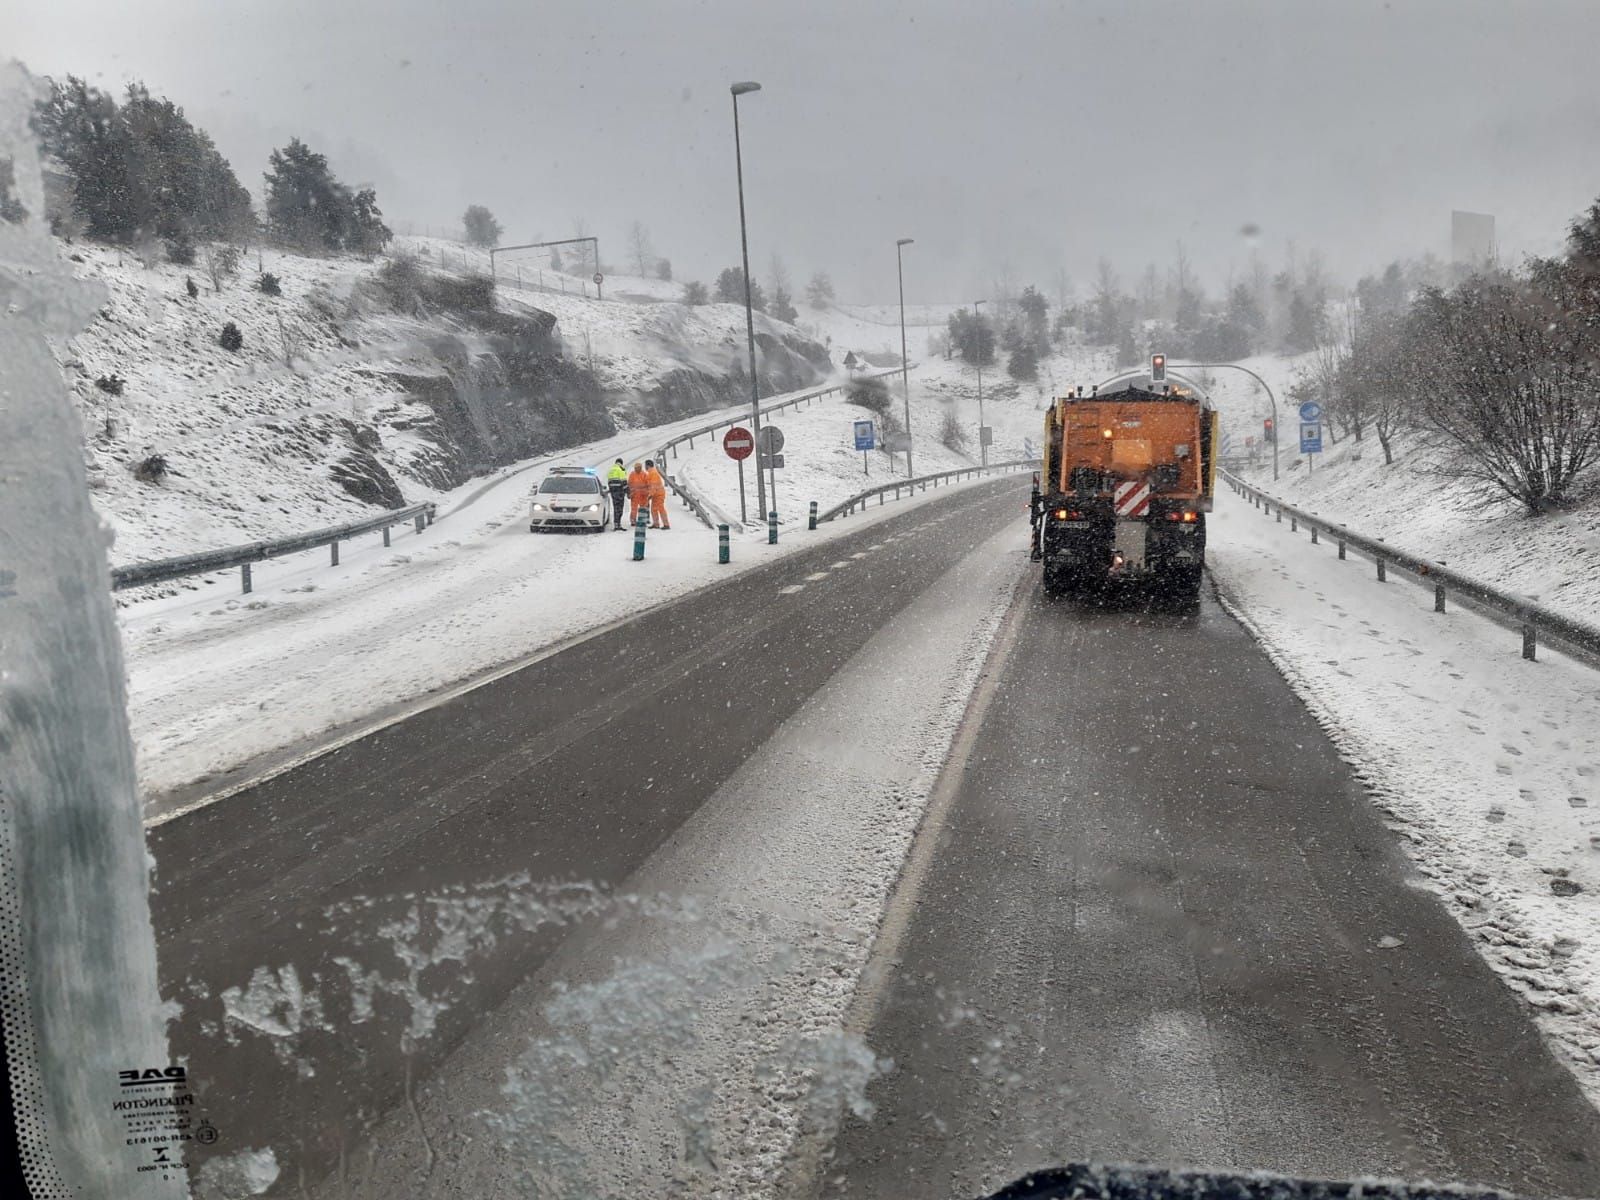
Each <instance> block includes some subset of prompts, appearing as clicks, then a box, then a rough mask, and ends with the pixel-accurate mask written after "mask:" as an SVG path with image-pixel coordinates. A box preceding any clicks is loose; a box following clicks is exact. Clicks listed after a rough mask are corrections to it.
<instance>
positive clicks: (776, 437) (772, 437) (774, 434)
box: [756, 425, 783, 454]
mask: <svg viewBox="0 0 1600 1200" xmlns="http://www.w3.org/2000/svg"><path fill="white" fill-rule="evenodd" d="M756 440H757V441H759V442H760V443H761V453H763V454H776V453H778V451H780V450H782V449H783V430H781V429H779V428H778V427H777V426H776V425H763V426H762V427H761V432H760V433H758V434H757V435H756Z"/></svg>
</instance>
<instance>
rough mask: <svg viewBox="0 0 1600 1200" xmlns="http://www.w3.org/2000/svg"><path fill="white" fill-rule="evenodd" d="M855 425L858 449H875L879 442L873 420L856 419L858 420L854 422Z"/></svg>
mask: <svg viewBox="0 0 1600 1200" xmlns="http://www.w3.org/2000/svg"><path fill="white" fill-rule="evenodd" d="M853 425H854V428H855V435H856V449H857V450H871V449H874V448H875V447H876V446H877V444H878V440H877V435H876V430H874V428H873V425H872V422H871V421H856V422H854V423H853Z"/></svg>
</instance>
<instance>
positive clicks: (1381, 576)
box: [1374, 556, 1389, 583]
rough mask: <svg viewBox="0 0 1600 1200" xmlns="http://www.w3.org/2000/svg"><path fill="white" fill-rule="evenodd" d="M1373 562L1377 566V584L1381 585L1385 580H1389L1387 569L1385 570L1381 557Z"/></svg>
mask: <svg viewBox="0 0 1600 1200" xmlns="http://www.w3.org/2000/svg"><path fill="white" fill-rule="evenodd" d="M1374 561H1376V562H1377V564H1378V582H1379V583H1383V582H1384V581H1385V580H1387V579H1388V578H1389V572H1388V569H1387V567H1386V565H1385V564H1384V561H1383V558H1382V557H1381V556H1380V557H1378V558H1377V559H1376V560H1374Z"/></svg>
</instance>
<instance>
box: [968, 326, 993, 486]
mask: <svg viewBox="0 0 1600 1200" xmlns="http://www.w3.org/2000/svg"><path fill="white" fill-rule="evenodd" d="M986 303H988V301H986V300H974V301H973V302H972V320H973V326H974V333H975V334H976V336H977V339H978V461H979V462H980V463H981V464H982V465H983V466H986V467H987V466H988V465H989V443H988V442H986V441H984V440H983V318H982V316H981V315H980V314H979V312H978V308H979V306H980V305H983V304H986Z"/></svg>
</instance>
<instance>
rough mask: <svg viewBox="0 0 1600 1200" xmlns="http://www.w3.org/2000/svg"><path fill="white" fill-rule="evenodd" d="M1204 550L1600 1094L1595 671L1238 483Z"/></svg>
mask: <svg viewBox="0 0 1600 1200" xmlns="http://www.w3.org/2000/svg"><path fill="white" fill-rule="evenodd" d="M1330 474H1331V472H1330ZM1208 557H1209V559H1210V562H1211V571H1212V576H1213V578H1214V579H1215V581H1216V583H1217V586H1218V590H1219V592H1220V594H1221V596H1222V598H1223V600H1224V602H1225V603H1226V604H1227V605H1228V606H1229V607H1230V608H1231V609H1233V610H1234V611H1235V612H1236V614H1237V615H1238V616H1239V617H1240V618H1241V619H1242V620H1243V621H1244V622H1245V624H1246V625H1247V626H1248V627H1249V628H1250V629H1251V630H1252V632H1253V633H1254V634H1255V635H1256V637H1257V638H1258V639H1259V640H1260V641H1261V643H1262V645H1263V646H1265V647H1266V649H1267V652H1268V653H1269V654H1270V655H1272V657H1273V660H1274V661H1275V662H1276V663H1277V665H1278V667H1279V669H1280V670H1281V671H1282V672H1283V673H1284V675H1285V676H1286V677H1287V678H1288V680H1289V681H1290V683H1291V684H1292V685H1293V686H1294V688H1295V690H1296V691H1297V692H1298V693H1299V694H1300V696H1301V697H1302V698H1303V699H1304V700H1305V702H1306V704H1307V705H1308V707H1309V708H1310V709H1311V711H1312V712H1313V714H1315V715H1316V717H1317V718H1318V720H1319V721H1320V722H1321V723H1322V725H1323V726H1324V727H1325V728H1326V729H1327V730H1328V732H1329V734H1330V736H1332V737H1333V739H1334V741H1335V742H1336V744H1337V745H1338V746H1339V747H1340V749H1341V751H1342V752H1343V753H1344V755H1345V756H1346V757H1347V758H1348V760H1349V761H1350V762H1351V763H1352V765H1353V766H1354V767H1355V768H1356V770H1357V772H1358V774H1359V775H1360V777H1361V778H1362V779H1363V780H1364V781H1365V782H1366V784H1367V785H1368V787H1369V788H1370V789H1371V790H1372V794H1373V797H1374V799H1375V801H1376V803H1378V804H1379V805H1380V806H1381V807H1382V808H1383V809H1384V810H1385V811H1386V812H1387V813H1388V815H1389V817H1390V819H1391V823H1392V825H1393V827H1394V829H1395V830H1396V831H1397V833H1398V835H1399V836H1400V837H1401V839H1402V841H1403V844H1404V845H1405V847H1406V849H1407V851H1408V853H1409V854H1410V855H1411V857H1412V859H1413V860H1414V861H1415V862H1416V864H1417V868H1418V870H1419V872H1420V873H1421V874H1422V876H1424V877H1425V879H1426V880H1427V886H1429V887H1431V888H1433V889H1435V890H1437V891H1438V892H1439V894H1440V895H1441V896H1442V897H1443V898H1444V901H1445V903H1446V904H1447V905H1448V906H1449V907H1450V909H1451V911H1452V912H1453V913H1454V914H1455V915H1456V916H1457V917H1458V918H1459V919H1460V921H1461V923H1462V925H1463V926H1464V927H1465V928H1466V929H1467V930H1468V932H1469V933H1470V935H1471V936H1472V938H1473V939H1474V941H1475V943H1476V944H1477V946H1478V948H1479V950H1480V951H1481V952H1482V953H1483V955H1484V957H1485V958H1486V959H1487V960H1488V962H1489V963H1490V965H1491V966H1493V967H1494V968H1495V970H1497V971H1498V972H1500V974H1501V975H1502V976H1503V977H1504V978H1505V979H1506V981H1507V983H1508V984H1509V985H1510V986H1511V987H1513V988H1514V989H1515V990H1516V991H1518V992H1519V993H1520V994H1522V995H1523V996H1524V997H1525V998H1526V1000H1527V1002H1528V1003H1529V1005H1530V1006H1531V1007H1532V1008H1533V1009H1534V1011H1535V1013H1536V1016H1537V1019H1538V1021H1539V1023H1540V1025H1541V1027H1542V1028H1543V1029H1544V1031H1545V1033H1546V1034H1547V1036H1549V1038H1550V1039H1551V1041H1552V1042H1553V1044H1554V1045H1555V1046H1556V1047H1557V1048H1558V1050H1559V1051H1560V1052H1561V1053H1562V1054H1563V1055H1564V1056H1565V1058H1566V1060H1567V1061H1568V1062H1569V1063H1570V1064H1571V1065H1572V1067H1573V1070H1574V1072H1575V1073H1576V1074H1577V1076H1578V1078H1579V1079H1580V1081H1581V1082H1582V1083H1583V1085H1584V1086H1585V1088H1586V1089H1587V1090H1588V1092H1589V1094H1590V1095H1591V1096H1593V1097H1595V1099H1596V1100H1597V1101H1600V761H1597V750H1596V742H1595V739H1594V732H1595V729H1596V728H1597V726H1600V720H1597V718H1600V672H1596V671H1594V670H1593V669H1591V668H1589V667H1586V666H1583V665H1580V664H1578V663H1574V662H1572V661H1571V660H1569V659H1567V658H1565V657H1563V656H1562V655H1560V654H1558V653H1554V652H1552V651H1550V650H1548V649H1546V650H1544V651H1542V653H1541V656H1540V659H1539V661H1537V662H1526V661H1524V660H1523V659H1522V658H1521V657H1520V642H1519V641H1518V639H1517V638H1516V637H1515V636H1514V635H1513V634H1510V633H1508V632H1506V631H1505V630H1504V629H1502V628H1500V627H1499V626H1497V625H1494V624H1492V623H1490V622H1488V621H1486V620H1485V619H1483V618H1481V617H1478V616H1476V615H1474V614H1472V613H1470V612H1468V611H1466V610H1463V609H1460V608H1457V607H1454V606H1452V608H1451V611H1449V612H1448V613H1445V614H1436V613H1434V612H1433V611H1432V608H1433V605H1432V594H1431V592H1429V591H1426V590H1424V589H1422V588H1418V587H1413V586H1410V585H1409V584H1406V583H1404V582H1400V581H1397V580H1393V579H1392V580H1391V581H1390V582H1388V583H1382V584H1380V583H1378V582H1377V580H1376V575H1375V572H1374V571H1373V569H1372V566H1371V564H1370V563H1368V562H1366V561H1365V560H1363V559H1357V558H1354V557H1352V558H1351V559H1349V560H1348V561H1345V562H1340V561H1339V560H1338V558H1337V556H1336V551H1335V548H1334V547H1332V546H1330V545H1328V544H1327V543H1326V542H1324V543H1322V544H1320V545H1317V546H1313V545H1311V544H1310V540H1309V538H1308V536H1307V535H1306V534H1305V533H1304V532H1303V531H1302V532H1301V533H1298V534H1294V533H1290V532H1289V525H1288V524H1287V523H1284V524H1279V523H1277V522H1276V521H1274V520H1272V519H1270V518H1266V517H1263V516H1262V515H1261V514H1260V513H1259V512H1258V511H1257V510H1255V509H1254V508H1251V507H1250V506H1248V505H1247V504H1245V503H1244V502H1243V501H1240V500H1238V499H1236V498H1235V497H1234V496H1233V495H1232V493H1231V492H1227V491H1226V490H1224V491H1223V493H1222V494H1221V495H1220V496H1219V497H1218V500H1217V511H1216V512H1215V513H1214V514H1213V515H1212V524H1211V527H1210V537H1209V541H1208ZM1485 561H1490V560H1488V559H1486V560H1485ZM1463 565H1465V564H1463ZM1394 938H1395V941H1396V944H1395V945H1394V946H1393V947H1392V948H1391V949H1392V952H1393V953H1395V954H1404V953H1406V947H1405V942H1406V939H1407V932H1406V931H1405V930H1403V929H1397V930H1395V931H1394Z"/></svg>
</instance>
